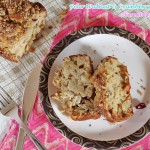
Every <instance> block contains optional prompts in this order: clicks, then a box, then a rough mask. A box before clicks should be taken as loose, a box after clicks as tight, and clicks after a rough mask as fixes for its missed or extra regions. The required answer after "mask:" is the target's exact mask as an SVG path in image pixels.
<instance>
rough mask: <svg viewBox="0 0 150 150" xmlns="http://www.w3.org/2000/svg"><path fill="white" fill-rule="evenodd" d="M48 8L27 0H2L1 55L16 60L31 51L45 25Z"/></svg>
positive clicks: (0, 21) (0, 18)
mask: <svg viewBox="0 0 150 150" xmlns="http://www.w3.org/2000/svg"><path fill="white" fill-rule="evenodd" d="M46 15H47V12H46V9H45V8H44V7H43V6H42V5H41V4H40V3H32V2H29V1H27V0H1V1H0V55H1V56H3V57H5V58H7V59H9V60H11V61H14V62H18V61H19V59H20V58H21V57H22V56H23V55H24V54H26V53H27V52H29V51H30V48H31V45H32V43H33V40H35V38H36V35H37V34H38V33H39V32H40V31H41V29H42V27H44V25H45V18H46Z"/></svg>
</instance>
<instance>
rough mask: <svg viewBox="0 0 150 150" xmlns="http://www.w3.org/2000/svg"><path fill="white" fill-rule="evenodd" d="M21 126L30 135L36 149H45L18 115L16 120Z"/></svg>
mask: <svg viewBox="0 0 150 150" xmlns="http://www.w3.org/2000/svg"><path fill="white" fill-rule="evenodd" d="M16 121H17V122H18V123H19V124H20V125H21V127H22V128H23V129H24V131H25V132H26V134H27V135H28V136H29V137H30V139H31V140H32V141H33V142H34V144H35V145H36V147H37V149H39V150H46V148H45V147H44V146H43V145H42V144H41V143H40V141H39V140H38V139H37V138H36V137H35V135H34V134H33V133H32V132H31V131H30V130H29V129H28V128H27V126H26V125H25V124H24V123H23V122H22V121H21V119H20V118H19V117H18V118H17V120H16Z"/></svg>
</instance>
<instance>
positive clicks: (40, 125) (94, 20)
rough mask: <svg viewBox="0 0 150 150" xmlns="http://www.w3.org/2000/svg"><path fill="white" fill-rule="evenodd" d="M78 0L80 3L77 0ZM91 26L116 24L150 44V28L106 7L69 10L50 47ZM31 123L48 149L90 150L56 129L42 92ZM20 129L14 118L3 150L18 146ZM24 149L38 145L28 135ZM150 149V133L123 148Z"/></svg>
mask: <svg viewBox="0 0 150 150" xmlns="http://www.w3.org/2000/svg"><path fill="white" fill-rule="evenodd" d="M74 4H80V3H77V2H74ZM90 26H116V27H119V28H122V29H125V30H127V31H130V32H132V33H134V34H136V35H138V36H139V37H141V38H142V39H143V40H145V41H146V42H147V43H148V44H150V30H148V29H144V28H142V27H140V26H139V25H137V24H135V23H133V22H130V21H127V20H124V19H122V18H120V17H117V16H115V15H113V14H112V13H110V12H108V11H106V10H103V9H95V10H94V9H88V10H87V9H78V10H77V9H76V10H74V9H73V10H70V11H69V12H68V14H67V16H66V18H65V19H64V21H63V23H62V26H61V28H60V31H59V32H58V34H57V35H56V37H55V39H54V41H53V44H52V46H51V48H50V50H51V49H52V48H53V47H54V46H55V45H56V44H57V43H58V42H59V41H60V40H61V39H62V38H64V37H65V36H67V35H69V34H70V33H72V32H74V31H76V30H79V29H82V28H86V27H90ZM48 52H49V51H48ZM28 127H29V128H30V130H31V131H32V132H33V133H34V134H35V135H36V137H37V138H38V139H39V140H40V141H41V143H43V144H44V145H45V146H46V148H47V149H48V150H66V149H68V150H87V148H83V147H81V146H80V145H77V144H75V143H73V142H71V141H70V140H68V139H66V138H65V137H64V136H62V135H61V134H60V133H59V132H58V131H57V130H55V128H54V127H53V125H52V124H51V123H50V122H49V120H48V119H47V117H46V115H45V113H44V110H43V107H42V104H41V101H40V98H39V96H37V98H36V102H35V105H34V108H33V111H32V113H31V117H30V121H29V125H28ZM18 129H19V126H18V124H17V123H16V122H15V121H14V120H13V121H12V124H11V126H10V127H9V132H8V133H7V134H6V135H5V137H4V138H3V140H2V142H1V143H0V149H1V150H11V149H13V148H15V143H16V140H17V134H18ZM24 149H25V150H31V149H32V150H33V149H36V148H35V146H34V144H33V143H32V142H31V141H30V139H29V138H26V140H25V144H24ZM148 149H150V134H149V135H147V136H146V137H145V138H144V139H142V140H141V141H139V142H137V143H135V144H133V145H132V146H130V147H128V148H124V149H122V150H148Z"/></svg>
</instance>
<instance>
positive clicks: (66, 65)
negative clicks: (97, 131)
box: [51, 54, 100, 120]
mask: <svg viewBox="0 0 150 150" xmlns="http://www.w3.org/2000/svg"><path fill="white" fill-rule="evenodd" d="M92 74H93V64H92V61H91V59H90V57H89V56H87V55H80V54H79V55H72V56H69V57H67V58H64V60H63V62H62V65H61V67H60V68H59V69H58V70H57V72H56V74H55V77H54V80H53V84H54V85H55V86H56V87H57V88H58V92H57V93H55V94H54V95H52V96H51V97H52V98H53V99H56V100H58V101H59V102H61V104H62V109H63V110H62V111H63V112H65V113H67V114H68V115H69V116H70V117H71V118H72V119H73V120H86V119H97V118H99V117H100V113H98V112H96V111H95V109H94V99H93V96H94V87H93V85H92V84H91V82H90V78H91V76H92Z"/></svg>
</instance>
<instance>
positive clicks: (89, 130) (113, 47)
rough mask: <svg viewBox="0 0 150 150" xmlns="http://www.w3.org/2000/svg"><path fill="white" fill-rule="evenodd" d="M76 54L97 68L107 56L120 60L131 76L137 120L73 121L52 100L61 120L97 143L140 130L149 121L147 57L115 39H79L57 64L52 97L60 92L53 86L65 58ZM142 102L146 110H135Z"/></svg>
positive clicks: (99, 36)
mask: <svg viewBox="0 0 150 150" xmlns="http://www.w3.org/2000/svg"><path fill="white" fill-rule="evenodd" d="M94 50H96V53H95V51H94ZM76 54H87V55H89V56H90V57H91V59H92V60H93V64H94V67H96V66H97V65H98V64H99V63H100V61H101V59H103V58H104V57H106V56H114V57H117V58H118V59H119V61H120V62H121V63H123V64H125V65H126V66H127V68H128V72H129V74H130V83H131V95H132V98H133V106H134V116H133V117H132V118H131V119H129V120H126V121H123V122H120V123H115V124H110V123H109V122H108V121H106V120H105V118H103V117H101V118H100V119H97V120H86V121H73V120H71V119H70V118H69V117H67V116H66V115H64V114H63V113H61V112H60V107H61V106H60V104H59V103H57V102H56V101H55V100H52V99H51V105H52V107H53V109H54V111H55V113H56V115H57V116H58V118H59V119H60V120H61V121H62V122H63V123H64V124H65V125H66V126H67V127H68V128H69V129H71V130H72V131H74V132H75V133H77V134H79V135H81V136H83V137H86V138H89V139H92V140H98V141H110V140H117V139H121V138H123V137H126V136H128V135H130V134H132V133H134V132H135V131H137V130H138V129H140V128H141V127H142V126H143V125H144V124H145V123H146V122H147V121H148V119H149V118H150V115H149V114H150V104H149V102H150V80H149V77H150V67H149V66H150V59H149V57H148V56H147V54H146V53H144V52H143V50H142V49H141V48H140V47H138V46H137V45H135V44H134V43H132V42H131V41H129V40H127V39H124V38H122V37H119V36H115V35H109V34H95V35H90V36H86V37H83V38H80V39H78V40H76V41H75V42H73V43H71V44H70V45H69V46H67V47H66V48H65V49H64V50H63V51H62V52H61V53H60V54H59V55H58V57H57V58H56V60H55V61H54V63H53V66H52V68H51V71H50V75H49V81H48V82H49V83H48V85H49V86H48V87H50V88H48V93H49V97H50V95H52V94H54V93H55V92H56V90H57V89H56V88H55V87H54V85H53V84H52V80H53V78H54V73H55V72H56V70H57V68H58V67H59V66H60V65H61V63H62V60H63V58H64V57H68V56H70V55H76ZM141 86H142V87H144V88H145V89H143V88H142V87H141ZM139 92H141V93H142V94H140V93H139ZM142 102H144V103H145V104H146V105H147V107H146V108H144V109H141V110H140V109H136V108H135V106H136V105H137V104H139V103H142Z"/></svg>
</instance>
